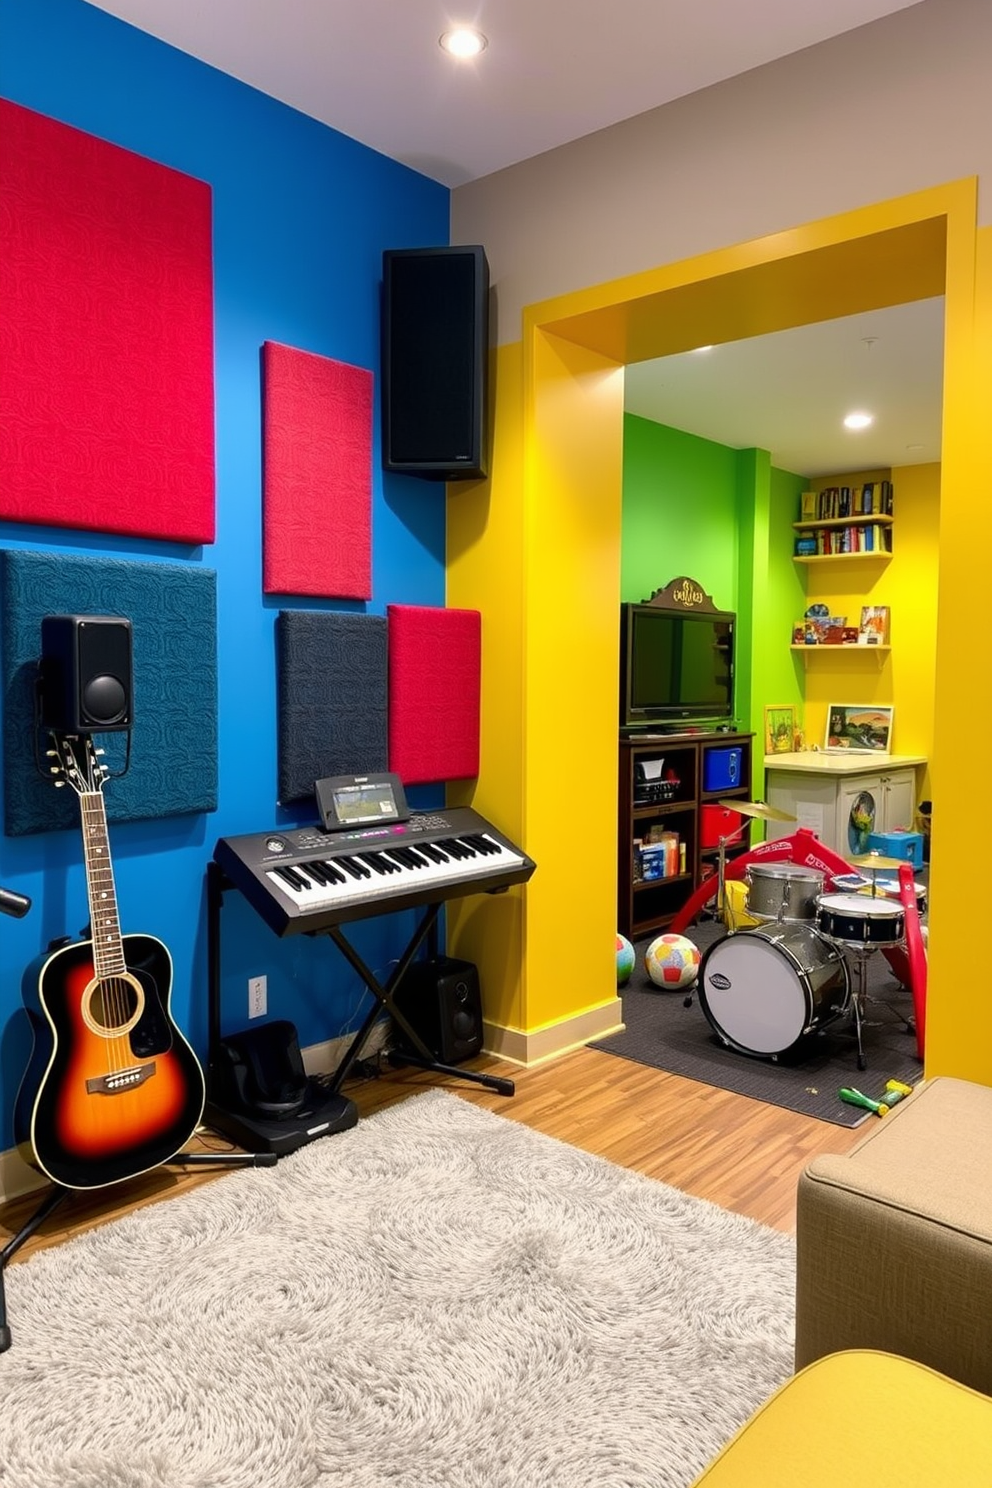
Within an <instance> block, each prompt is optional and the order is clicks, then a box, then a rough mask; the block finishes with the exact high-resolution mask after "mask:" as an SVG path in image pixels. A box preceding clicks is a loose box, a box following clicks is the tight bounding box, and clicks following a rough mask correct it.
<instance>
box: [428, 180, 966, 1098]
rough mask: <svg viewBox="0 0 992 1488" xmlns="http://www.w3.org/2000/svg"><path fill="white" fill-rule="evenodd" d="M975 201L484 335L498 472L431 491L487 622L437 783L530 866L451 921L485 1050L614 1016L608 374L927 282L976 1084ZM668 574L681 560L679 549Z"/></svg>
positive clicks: (950, 1033) (818, 237) (776, 237)
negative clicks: (509, 335) (467, 967)
mask: <svg viewBox="0 0 992 1488" xmlns="http://www.w3.org/2000/svg"><path fill="white" fill-rule="evenodd" d="M976 202H977V182H976V181H975V180H974V179H967V180H962V181H956V182H951V183H949V184H947V185H944V186H939V187H934V188H932V189H929V190H926V191H921V192H917V193H914V194H913V195H911V196H906V197H901V198H897V199H894V200H892V201H887V202H882V203H878V204H875V205H873V206H870V207H865V208H863V209H859V210H857V211H852V212H847V213H843V214H840V215H839V216H835V217H831V218H827V219H823V220H821V221H819V222H815V223H810V224H806V225H805V226H802V227H798V228H794V229H791V230H789V231H788V232H783V233H777V234H773V235H771V236H769V237H766V238H762V239H759V240H756V241H753V242H749V243H744V244H740V245H737V246H734V247H731V248H726V249H720V250H717V251H714V252H712V253H708V254H704V255H701V256H699V257H696V258H693V259H688V260H684V261H681V262H679V263H675V264H670V265H666V266H664V267H661V268H658V269H654V270H650V271H648V272H646V273H642V274H637V275H633V276H630V277H629V278H625V279H621V280H617V281H613V282H611V283H608V284H603V285H598V286H595V287H593V288H590V289H585V290H580V291H576V292H574V293H571V294H567V295H562V296H559V297H557V298H555V299H552V300H547V301H544V302H542V303H540V304H536V305H532V306H529V307H528V308H527V309H526V310H525V312H524V315H523V335H522V339H521V341H520V342H519V343H515V344H513V345H510V346H504V347H501V348H500V350H499V353H498V356H497V361H496V379H495V381H496V399H495V429H496V436H495V442H494V452H493V461H492V467H491V475H490V478H489V480H488V481H487V482H485V483H480V484H479V485H478V486H476V487H473V488H472V489H471V490H470V491H465V490H464V489H462V490H459V491H454V490H452V491H451V492H449V496H448V503H449V504H448V590H447V602H448V604H449V605H464V606H468V607H473V608H478V609H481V610H482V613H483V718H482V767H481V773H480V777H479V780H478V782H477V784H476V786H475V788H474V790H473V791H472V792H471V793H469V792H466V791H460V792H454V794H455V795H456V796H457V797H459V798H461V799H467V798H468V797H469V795H471V798H472V799H473V800H474V802H475V804H476V806H477V807H478V809H480V810H481V811H482V812H483V814H485V815H487V816H489V817H490V818H491V819H492V820H493V821H495V822H496V824H497V825H498V826H500V827H502V828H503V830H505V831H506V832H507V833H508V834H509V835H510V836H511V837H514V838H515V839H516V840H517V841H520V842H522V844H523V845H524V846H525V848H526V850H527V851H528V852H529V853H530V854H531V855H532V856H533V857H534V858H535V860H536V861H537V864H538V869H537V872H536V873H535V875H534V877H533V878H532V880H531V882H530V883H529V885H527V886H526V888H524V889H521V890H515V891H511V894H510V895H508V896H506V898H505V899H504V900H502V901H499V900H466V901H461V902H457V903H456V904H454V905H453V906H452V909H451V912H450V940H451V944H452V949H453V950H454V952H455V954H459V955H467V956H469V957H471V959H474V960H475V961H477V962H478V964H479V965H480V971H481V974H482V978H483V991H484V1000H485V1005H486V1022H487V1047H489V1048H491V1049H494V1050H495V1051H497V1052H500V1053H502V1054H504V1055H506V1056H507V1057H510V1058H515V1059H518V1060H520V1061H521V1062H523V1063H533V1062H536V1061H539V1060H542V1059H545V1058H549V1057H553V1056H556V1055H559V1054H561V1053H562V1052H564V1051H565V1050H567V1049H568V1048H570V1047H572V1046H574V1045H577V1044H581V1043H584V1042H586V1041H587V1040H588V1039H590V1038H594V1037H598V1036H602V1035H603V1034H604V1033H606V1032H608V1031H609V1029H610V1028H612V1027H615V1026H617V1024H618V1022H619V1002H618V999H617V997H616V992H615V970H614V948H613V936H614V934H615V930H616V925H615V916H616V782H617V754H618V751H617V706H616V687H617V679H616V648H617V614H618V607H619V597H620V590H619V578H620V522H621V490H622V437H623V369H624V367H625V366H626V365H627V364H628V363H631V362H636V361H642V360H646V359H648V358H654V357H659V356H666V355H671V354H673V353H676V352H681V351H686V350H689V349H691V348H692V347H694V346H698V345H702V344H711V343H713V344H715V343H718V342H721V341H731V340H739V339H741V338H743V337H748V336H757V335H765V334H768V333H769V332H773V331H778V330H783V329H786V328H788V327H792V326H799V325H805V324H811V323H814V322H817V321H822V320H826V319H830V318H833V317H835V316H842V315H852V314H856V313H858V312H860V311H864V310H871V309H876V308H880V307H883V306H889V305H894V304H899V303H904V302H907V301H911V300H917V299H923V298H929V297H931V296H934V295H940V294H943V295H944V296H945V356H944V418H943V435H942V443H943V448H942V462H941V463H942V483H941V503H940V513H939V526H938V514H937V513H935V526H934V542H935V543H937V542H939V573H940V579H939V597H938V634H937V685H936V699H935V705H936V721H935V743H934V758H933V761H932V762H931V770H930V774H931V780H932V782H933V791H934V800H935V803H936V808H935V813H934V830H933V842H932V859H931V866H930V874H931V896H930V902H931V915H930V933H931V941H930V968H929V991H930V995H929V1007H928V1026H927V1073H928V1074H933V1073H952V1074H957V1075H959V1076H962V1077H969V1078H977V1079H981V1080H983V1081H985V1082H986V1083H990V1084H992V994H990V991H989V989H987V988H986V987H985V985H984V973H983V967H982V962H983V956H982V954H981V953H980V948H979V954H977V955H976V946H975V944H974V938H973V937H971V936H969V934H968V933H967V932H966V931H965V929H964V922H965V918H966V914H965V911H966V905H965V904H964V903H963V887H964V882H965V879H966V872H967V875H968V876H969V878H970V879H971V881H972V882H973V887H972V888H971V889H970V890H969V894H970V896H971V898H970V903H971V907H972V908H974V900H975V897H976V896H977V897H979V898H981V897H983V893H984V891H983V889H982V888H981V885H980V867H979V868H978V874H977V875H975V874H974V867H978V865H979V863H980V856H981V854H980V845H979V843H978V841H976V835H975V834H976V830H977V828H978V818H977V817H976V810H975V802H976V797H977V793H978V791H980V789H981V784H980V777H979V774H978V771H977V765H976V766H975V767H974V768H971V767H969V766H968V765H967V763H966V762H967V760H968V758H969V753H970V750H971V749H972V748H973V749H974V750H975V752H976V755H977V754H978V753H979V752H980V749H981V741H983V740H985V739H987V738H988V737H989V736H990V735H989V731H988V727H987V725H988V723H989V722H990V721H992V719H990V715H992V668H990V667H985V668H984V669H983V667H982V665H981V651H980V649H979V647H980V646H981V644H982V638H981V636H980V633H979V632H978V631H977V629H976V627H978V626H979V625H980V624H981V618H982V617H981V615H980V613H979V605H980V603H981V599H982V598H983V597H984V593H985V592H986V590H987V587H988V580H987V578H986V568H987V560H988V555H989V554H992V501H990V500H989V499H988V498H987V497H986V495H985V493H986V492H990V491H992V455H990V453H989V449H988V447H987V446H988V443H989V441H988V440H987V439H986V434H985V429H986V425H987V423H988V422H989V419H988V414H987V409H988V407H989V404H990V393H992V288H990V286H992V237H990V230H986V229H983V230H981V231H979V230H978V229H977V227H976ZM497 289H498V285H497ZM662 570H664V571H665V572H669V573H670V574H671V575H674V574H676V573H678V572H680V568H679V563H678V555H677V553H673V554H660V555H659V571H662ZM983 672H984V674H983ZM964 718H966V719H967V725H966V726H964V725H963V723H962V720H963V719H964ZM751 726H752V727H754V720H753V719H752V720H751ZM965 865H967V869H966V866H965ZM973 865H974V867H973Z"/></svg>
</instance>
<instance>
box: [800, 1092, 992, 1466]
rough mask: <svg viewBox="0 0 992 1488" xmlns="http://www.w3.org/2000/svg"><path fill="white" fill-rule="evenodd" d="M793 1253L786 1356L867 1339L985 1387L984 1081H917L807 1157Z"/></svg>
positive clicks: (990, 1297) (989, 1285)
mask: <svg viewBox="0 0 992 1488" xmlns="http://www.w3.org/2000/svg"><path fill="white" fill-rule="evenodd" d="M796 1262H797V1275H796V1368H797V1369H801V1368H803V1367H804V1366H805V1365H807V1364H809V1363H811V1362H812V1361H813V1360H814V1359H818V1358H821V1357H822V1356H823V1355H825V1354H831V1353H835V1352H837V1351H838V1350H841V1349H881V1350H883V1351H886V1352H888V1353H892V1354H901V1355H903V1356H905V1357H906V1358H909V1359H916V1360H918V1361H919V1362H920V1363H922V1364H928V1365H929V1366H930V1367H931V1368H932V1369H936V1370H939V1371H940V1372H941V1373H942V1374H946V1375H949V1376H950V1377H951V1378H952V1379H956V1380H960V1381H961V1382H962V1383H963V1384H966V1385H970V1386H971V1387H972V1388H973V1389H976V1390H982V1391H984V1392H985V1393H986V1394H992V1089H990V1088H988V1087H987V1086H984V1085H974V1084H971V1083H970V1082H968V1081H966V1080H953V1079H948V1078H945V1077H939V1078H937V1079H933V1080H927V1081H924V1082H923V1083H922V1084H921V1085H919V1086H918V1087H917V1089H916V1090H915V1091H914V1092H913V1094H912V1095H911V1096H909V1098H908V1099H907V1100H906V1101H904V1102H903V1103H902V1104H900V1105H898V1106H896V1107H895V1108H894V1109H893V1110H892V1111H891V1112H890V1113H889V1115H887V1116H885V1117H883V1118H882V1119H881V1120H873V1121H872V1122H871V1124H870V1127H869V1129H868V1133H867V1135H866V1136H865V1137H864V1138H863V1139H862V1141H860V1142H859V1143H858V1145H857V1146H856V1147H854V1148H853V1149H852V1151H851V1152H849V1153H848V1154H846V1155H845V1156H843V1157H834V1156H824V1157H817V1158H814V1159H813V1160H812V1161H811V1162H810V1163H809V1164H808V1165H807V1167H806V1169H805V1171H804V1172H803V1173H802V1175H801V1177H800V1179H799V1190H798V1199H797V1217H796ZM990 1477H992V1467H990Z"/></svg>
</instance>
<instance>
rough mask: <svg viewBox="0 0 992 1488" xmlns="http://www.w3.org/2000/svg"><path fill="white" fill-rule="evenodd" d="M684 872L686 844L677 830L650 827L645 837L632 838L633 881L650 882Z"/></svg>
mask: <svg viewBox="0 0 992 1488" xmlns="http://www.w3.org/2000/svg"><path fill="white" fill-rule="evenodd" d="M685 872H686V844H685V843H684V842H683V841H682V840H681V839H680V837H679V834H678V832H673V831H671V830H669V829H668V828H664V829H661V828H654V827H652V828H651V829H650V830H649V832H648V836H647V838H640V837H637V838H635V839H634V882H635V883H652V882H654V880H655V879H659V878H677V877H678V875H679V874H682V873H685Z"/></svg>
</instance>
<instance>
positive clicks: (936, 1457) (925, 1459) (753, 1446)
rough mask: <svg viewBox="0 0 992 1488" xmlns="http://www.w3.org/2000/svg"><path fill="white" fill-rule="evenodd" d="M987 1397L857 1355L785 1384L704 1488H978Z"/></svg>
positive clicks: (989, 1467) (707, 1473) (991, 1476)
mask: <svg viewBox="0 0 992 1488" xmlns="http://www.w3.org/2000/svg"><path fill="white" fill-rule="evenodd" d="M990 1482H992V1399H989V1397H988V1396H987V1395H981V1394H979V1392H978V1391H977V1390H969V1389H968V1387H967V1385H960V1384H958V1383H957V1381H956V1380H952V1379H948V1377H947V1376H946V1375H944V1374H937V1372H936V1371H935V1370H933V1369H927V1368H926V1366H925V1365H923V1364H916V1363H914V1362H913V1361H912V1360H910V1359H900V1358H897V1357H896V1355H895V1354H881V1353H875V1352H873V1351H872V1350H869V1349H856V1350H850V1351H845V1352H844V1353H839V1354H828V1355H827V1356H826V1357H825V1358H823V1359H817V1361H816V1362H815V1363H814V1364H810V1365H808V1366H807V1367H806V1368H805V1369H803V1370H801V1371H800V1372H799V1374H797V1375H795V1376H794V1377H793V1378H792V1379H790V1380H789V1381H788V1382H787V1383H786V1384H785V1385H783V1386H782V1388H781V1389H780V1390H779V1391H778V1392H777V1394H775V1395H773V1396H772V1397H771V1399H770V1400H769V1401H768V1402H767V1403H766V1404H765V1405H763V1406H762V1407H761V1408H760V1410H758V1411H756V1412H755V1414H754V1415H753V1416H752V1417H751V1419H750V1420H749V1421H748V1422H747V1423H746V1425H744V1426H742V1427H741V1429H740V1431H739V1432H738V1433H737V1435H736V1436H735V1437H733V1439H732V1440H731V1441H730V1442H729V1443H728V1444H727V1446H726V1447H724V1449H723V1451H722V1452H721V1453H720V1455H719V1456H718V1457H716V1458H714V1460H713V1461H712V1462H711V1463H710V1465H709V1467H707V1468H706V1469H705V1470H704V1472H703V1473H702V1474H701V1476H700V1477H698V1478H697V1479H696V1484H697V1485H703V1484H705V1488H740V1485H746V1488H797V1485H802V1488H819V1485H821V1484H822V1485H823V1488H838V1485H847V1488H878V1485H879V1484H881V1483H891V1484H893V1485H896V1488H935V1485H944V1484H947V1485H948V1488H950V1485H954V1488H978V1485H980V1484H987V1483H990Z"/></svg>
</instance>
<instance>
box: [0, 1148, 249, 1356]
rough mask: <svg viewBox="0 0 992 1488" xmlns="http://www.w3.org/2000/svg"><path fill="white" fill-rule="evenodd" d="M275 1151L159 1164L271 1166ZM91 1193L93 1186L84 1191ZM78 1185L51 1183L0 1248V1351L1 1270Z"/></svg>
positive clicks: (0, 1350)
mask: <svg viewBox="0 0 992 1488" xmlns="http://www.w3.org/2000/svg"><path fill="white" fill-rule="evenodd" d="M276 1161H277V1158H276V1155H275V1153H274V1152H177V1153H176V1156H175V1157H170V1158H168V1159H167V1160H166V1161H165V1162H164V1163H159V1164H158V1166H159V1167H163V1168H169V1167H188V1166H194V1167H219V1166H221V1165H223V1166H225V1167H235V1168H270V1167H273V1166H274V1164H275V1163H276ZM86 1191H87V1192H90V1193H91V1192H93V1190H92V1189H89V1190H86ZM80 1192H82V1190H80V1189H78V1188H66V1187H64V1186H63V1185H61V1184H53V1185H52V1187H51V1189H50V1190H49V1191H48V1193H46V1195H45V1197H44V1198H43V1199H42V1201H41V1203H40V1204H39V1205H38V1207H37V1209H36V1210H35V1211H34V1213H33V1214H32V1215H31V1216H30V1218H29V1219H27V1220H25V1222H24V1224H22V1225H21V1228H20V1229H19V1230H18V1231H17V1234H16V1235H14V1236H13V1238H12V1239H10V1240H8V1241H7V1244H6V1245H5V1246H4V1248H3V1250H0V1354H5V1353H6V1352H7V1350H8V1349H9V1348H10V1344H11V1334H10V1328H9V1327H8V1326H7V1297H6V1293H5V1291H4V1284H3V1273H4V1271H5V1270H6V1269H7V1263H8V1262H9V1261H12V1260H13V1258H14V1256H15V1255H16V1254H17V1252H18V1251H19V1250H20V1248H21V1246H22V1245H24V1244H25V1243H26V1242H27V1241H28V1240H30V1239H31V1236H32V1235H33V1234H35V1232H36V1231H37V1230H40V1229H41V1226H42V1225H43V1224H44V1223H45V1220H46V1219H47V1218H48V1216H49V1215H50V1214H53V1213H54V1212H55V1210H56V1209H57V1208H58V1207H59V1205H60V1204H63V1203H64V1202H65V1201H66V1199H70V1198H72V1196H73V1195H74V1194H77V1193H80Z"/></svg>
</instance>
